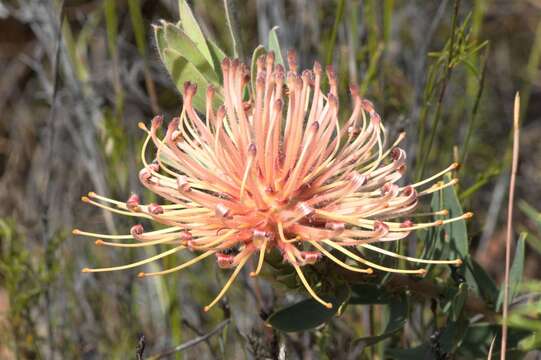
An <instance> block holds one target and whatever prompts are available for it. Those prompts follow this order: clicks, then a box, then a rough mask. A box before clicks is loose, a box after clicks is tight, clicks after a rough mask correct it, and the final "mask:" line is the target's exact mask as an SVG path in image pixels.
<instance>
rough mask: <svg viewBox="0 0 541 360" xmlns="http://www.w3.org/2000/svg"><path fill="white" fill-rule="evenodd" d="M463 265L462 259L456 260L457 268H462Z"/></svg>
mask: <svg viewBox="0 0 541 360" xmlns="http://www.w3.org/2000/svg"><path fill="white" fill-rule="evenodd" d="M462 264H463V261H462V259H456V260H455V265H456V266H461V265H462Z"/></svg>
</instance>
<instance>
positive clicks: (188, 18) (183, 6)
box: [178, 0, 214, 64]
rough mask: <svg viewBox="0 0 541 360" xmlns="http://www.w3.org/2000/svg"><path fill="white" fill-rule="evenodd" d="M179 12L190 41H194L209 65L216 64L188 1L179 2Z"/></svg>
mask: <svg viewBox="0 0 541 360" xmlns="http://www.w3.org/2000/svg"><path fill="white" fill-rule="evenodd" d="M178 11H179V15H180V21H181V24H182V28H183V29H184V31H185V32H186V34H188V36H189V37H190V39H192V41H193V42H194V43H195V45H196V46H197V48H198V49H199V51H200V52H201V54H203V56H204V57H205V58H206V59H207V62H208V63H209V64H214V62H213V60H212V56H211V54H210V50H209V47H208V45H207V40H206V39H205V35H203V32H202V31H201V28H200V27H199V24H198V23H197V20H196V19H195V17H194V15H193V12H192V10H191V9H190V6H189V5H188V3H187V2H186V0H179V2H178Z"/></svg>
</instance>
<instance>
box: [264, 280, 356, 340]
mask: <svg viewBox="0 0 541 360" xmlns="http://www.w3.org/2000/svg"><path fill="white" fill-rule="evenodd" d="M349 295H350V290H349V288H348V287H347V286H342V287H339V288H338V289H337V290H336V291H335V292H334V293H333V294H326V295H325V294H323V295H321V298H322V299H324V300H325V301H329V302H330V303H332V305H333V307H332V309H327V308H326V307H324V306H323V305H321V304H320V303H318V302H317V301H315V300H314V299H311V298H310V299H306V300H302V301H300V302H298V303H296V304H293V305H290V306H287V307H285V308H282V309H280V310H278V311H276V312H274V313H273V314H272V315H271V316H269V318H268V320H267V323H268V324H269V325H271V326H272V327H273V328H275V329H277V330H280V331H283V332H297V331H306V330H310V329H314V328H316V327H318V326H320V325H322V324H325V323H326V322H328V321H329V320H331V319H332V317H333V316H334V315H335V314H336V313H338V311H339V310H340V307H341V306H342V305H343V304H344V303H346V302H347V300H348V298H349Z"/></svg>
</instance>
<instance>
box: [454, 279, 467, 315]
mask: <svg viewBox="0 0 541 360" xmlns="http://www.w3.org/2000/svg"><path fill="white" fill-rule="evenodd" d="M467 297H468V285H467V284H466V283H462V284H460V285H459V286H458V291H457V292H456V294H455V297H454V298H453V301H452V306H451V320H452V321H458V319H459V318H460V315H461V314H462V309H463V308H464V304H465V303H466V298H467Z"/></svg>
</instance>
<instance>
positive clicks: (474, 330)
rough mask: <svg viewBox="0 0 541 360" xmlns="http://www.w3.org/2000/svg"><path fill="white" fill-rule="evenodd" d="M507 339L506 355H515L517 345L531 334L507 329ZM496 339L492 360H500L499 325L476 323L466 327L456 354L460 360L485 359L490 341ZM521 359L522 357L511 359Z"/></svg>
mask: <svg viewBox="0 0 541 360" xmlns="http://www.w3.org/2000/svg"><path fill="white" fill-rule="evenodd" d="M508 331H509V333H508V338H507V349H508V350H507V354H516V355H519V354H517V350H516V348H517V346H518V343H519V342H520V341H521V340H522V339H524V338H526V337H527V336H529V335H530V334H531V333H530V332H528V331H524V330H519V329H513V328H509V330H508ZM494 337H496V341H495V342H494V348H493V352H492V359H499V358H500V346H501V325H499V324H488V323H477V324H472V325H470V326H468V328H467V329H466V331H465V332H464V337H463V340H462V344H461V346H460V348H459V349H458V351H457V353H458V355H460V356H459V358H461V359H486V358H487V355H488V349H489V347H490V344H491V342H492V340H493V339H494ZM511 358H512V359H522V358H523V357H520V356H519V357H515V356H513V357H511Z"/></svg>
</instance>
